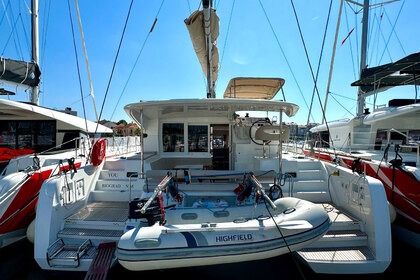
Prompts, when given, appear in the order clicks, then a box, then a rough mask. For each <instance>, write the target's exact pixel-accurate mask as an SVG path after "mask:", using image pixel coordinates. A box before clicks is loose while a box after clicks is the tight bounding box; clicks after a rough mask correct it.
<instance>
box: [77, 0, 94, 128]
mask: <svg viewBox="0 0 420 280" xmlns="http://www.w3.org/2000/svg"><path fill="white" fill-rule="evenodd" d="M74 6H75V8H76V13H77V19H78V20H77V22H78V24H79V33H80V37H81V41H82V42H81V43H82V47H83V54H84V57H85V65H86V71H87V74H88V80H89V89H90V91H89V94H90V97H91V98H92V103H93V109H94V111H95V117H96V122H97V123H99V119H98V112H97V111H96V103H95V96H94V94H93V85H92V77H91V75H90V68H89V60H88V55H87V50H86V45H85V36H84V35H83V28H82V19H81V17H80V12H79V5H78V4H77V0H74ZM95 133H96V131H95Z"/></svg>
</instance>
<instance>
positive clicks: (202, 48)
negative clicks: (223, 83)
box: [184, 9, 219, 85]
mask: <svg viewBox="0 0 420 280" xmlns="http://www.w3.org/2000/svg"><path fill="white" fill-rule="evenodd" d="M210 18H211V21H210V29H211V42H212V46H211V47H212V48H211V54H212V57H211V58H210V59H208V55H207V48H206V34H205V26H204V13H203V11H200V10H196V11H195V12H193V13H192V14H191V15H190V16H189V17H188V18H187V19H185V20H184V22H185V24H186V25H187V29H188V32H189V33H190V37H191V41H192V43H193V46H194V51H195V53H196V54H197V57H198V60H199V61H200V64H201V68H202V69H203V72H204V75H205V76H206V77H208V73H207V66H208V63H209V61H211V69H212V84H213V85H214V84H215V83H216V80H217V74H218V71H219V51H218V49H217V46H216V40H217V37H218V36H219V17H218V16H217V15H216V12H215V11H214V9H210Z"/></svg>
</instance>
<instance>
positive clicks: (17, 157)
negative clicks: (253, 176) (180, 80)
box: [0, 1, 138, 248]
mask: <svg viewBox="0 0 420 280" xmlns="http://www.w3.org/2000/svg"><path fill="white" fill-rule="evenodd" d="M36 4H37V3H36V1H33V3H32V9H33V10H32V14H31V15H32V16H33V17H34V19H33V20H34V21H36V20H37V5H36ZM33 25H34V26H37V24H33ZM32 31H33V32H34V33H35V34H37V32H36V30H32ZM37 39H38V38H37V37H36V36H34V37H33V40H34V42H32V43H33V45H34V46H37V45H38V44H37ZM33 51H34V53H37V50H36V49H35V50H33ZM35 57H36V55H35ZM0 66H1V68H2V69H3V74H2V76H1V79H2V80H1V83H3V82H4V83H5V84H6V85H9V84H12V83H17V84H19V85H20V86H22V85H23V86H25V87H30V88H31V91H32V92H33V94H32V98H31V101H30V102H22V101H13V100H8V99H3V98H2V99H0V111H1V114H0V150H1V151H4V153H2V155H1V156H2V159H3V160H2V165H1V170H0V248H2V247H5V246H8V245H10V244H12V243H14V242H17V241H19V240H22V239H24V238H25V237H27V234H28V228H29V229H32V227H31V225H32V223H33V221H34V219H35V209H36V205H37V201H38V195H39V191H40V188H41V185H42V183H43V182H44V181H45V180H46V179H48V178H50V177H52V176H55V175H57V174H60V173H63V172H68V173H75V172H77V168H80V167H81V166H83V165H85V164H87V163H89V164H91V153H92V148H93V147H94V145H93V143H94V142H96V140H97V138H98V137H106V136H111V135H112V133H113V131H112V129H110V128H108V127H106V126H103V125H101V124H98V123H97V122H93V121H89V120H86V119H85V118H82V117H78V116H76V114H75V112H73V111H72V110H71V109H70V108H67V109H66V110H62V111H60V110H55V109H51V108H46V107H42V106H39V105H38V104H37V101H38V95H37V87H38V84H39V82H40V78H39V76H40V70H39V67H38V63H37V61H36V60H34V62H33V63H26V62H21V61H14V60H10V59H5V58H1V60H0ZM15 70H16V71H15ZM35 74H36V75H35ZM28 75H29V77H28ZM135 140H136V139H135V137H132V139H130V140H125V141H122V140H117V139H114V138H113V137H109V138H106V142H104V145H103V146H102V147H103V149H104V151H105V152H107V154H105V153H104V154H102V156H103V157H105V156H112V155H113V154H115V151H116V149H117V144H116V143H118V144H122V145H124V146H122V147H123V149H119V151H121V152H126V150H127V149H128V148H129V147H130V148H133V147H135V145H138V142H135ZM137 140H138V138H137ZM127 141H130V142H127ZM128 143H131V144H132V146H129V145H127V144H128ZM106 145H108V147H107V146H106ZM119 148H121V147H119ZM137 149H138V148H137ZM29 235H30V236H29V238H31V239H33V231H32V230H30V233H29Z"/></svg>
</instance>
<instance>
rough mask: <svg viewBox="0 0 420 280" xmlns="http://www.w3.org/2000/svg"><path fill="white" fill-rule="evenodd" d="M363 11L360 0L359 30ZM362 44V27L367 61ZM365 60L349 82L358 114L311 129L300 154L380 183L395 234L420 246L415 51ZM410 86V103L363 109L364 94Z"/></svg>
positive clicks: (418, 64) (419, 78) (419, 67)
mask: <svg viewBox="0 0 420 280" xmlns="http://www.w3.org/2000/svg"><path fill="white" fill-rule="evenodd" d="M368 10H369V1H365V4H364V11H365V12H364V17H363V24H364V26H367V22H368V19H367V17H368ZM366 41H367V29H366V30H364V33H363V34H362V46H365V47H364V48H363V47H362V57H366V54H365V52H366ZM365 59H366V58H365ZM365 59H362V60H361V76H360V79H359V80H358V81H356V82H354V83H352V86H357V87H359V94H358V104H357V105H358V112H357V113H358V114H357V116H356V117H355V118H353V119H345V120H337V121H330V122H327V123H326V124H321V125H318V126H315V127H313V128H312V129H311V130H310V132H311V134H312V136H311V139H310V142H308V143H307V145H305V146H304V153H305V155H307V156H311V157H315V158H319V159H323V160H326V161H330V162H336V163H338V164H340V165H342V166H345V167H347V168H349V169H351V170H353V171H356V172H359V173H364V174H367V175H369V176H372V177H374V178H377V179H379V180H381V182H382V183H383V185H384V187H385V191H386V194H387V197H388V201H389V203H390V204H391V205H392V206H393V207H394V208H395V211H396V214H397V216H396V220H395V222H394V223H393V227H392V228H393V233H394V236H395V237H397V238H399V239H401V240H403V241H404V242H406V243H408V244H410V245H411V246H414V247H417V248H420V206H419V205H420V169H419V168H420V157H419V151H420V146H419V144H420V141H419V140H418V139H420V125H419V121H418V120H419V115H420V101H419V100H418V99H417V97H416V96H417V91H416V90H417V87H418V85H419V83H420V75H419V71H420V53H413V54H410V55H408V56H406V57H404V58H401V59H399V60H398V61H396V62H393V63H388V64H385V65H381V66H377V67H370V68H368V67H366V62H365ZM410 85H413V86H414V90H415V97H414V98H413V99H392V100H389V102H388V105H387V106H385V107H380V108H377V109H374V111H373V112H370V111H369V109H366V108H364V106H365V104H364V103H365V98H366V97H367V96H370V95H372V94H381V92H383V91H386V90H388V89H390V88H393V87H402V86H406V87H405V88H407V86H410Z"/></svg>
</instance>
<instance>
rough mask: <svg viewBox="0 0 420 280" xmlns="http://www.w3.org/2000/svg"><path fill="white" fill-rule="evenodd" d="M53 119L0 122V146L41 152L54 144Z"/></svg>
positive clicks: (54, 125) (54, 126) (54, 129)
mask: <svg viewBox="0 0 420 280" xmlns="http://www.w3.org/2000/svg"><path fill="white" fill-rule="evenodd" d="M55 132H56V123H55V121H43V120H41V121H36V120H30V121H19V120H17V121H8V122H2V123H0V147H7V148H11V149H19V148H30V149H34V150H35V151H36V152H42V151H45V150H48V149H51V148H53V147H55V145H56V134H55Z"/></svg>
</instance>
